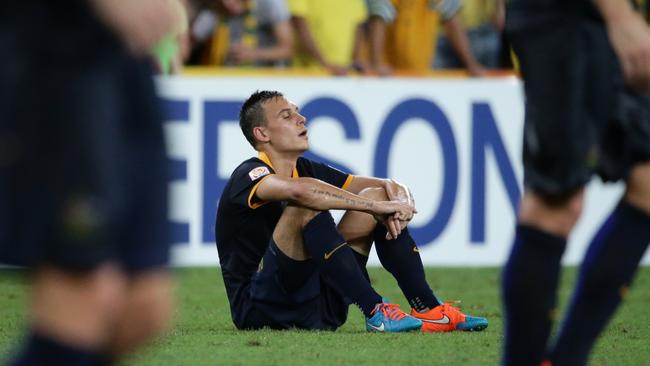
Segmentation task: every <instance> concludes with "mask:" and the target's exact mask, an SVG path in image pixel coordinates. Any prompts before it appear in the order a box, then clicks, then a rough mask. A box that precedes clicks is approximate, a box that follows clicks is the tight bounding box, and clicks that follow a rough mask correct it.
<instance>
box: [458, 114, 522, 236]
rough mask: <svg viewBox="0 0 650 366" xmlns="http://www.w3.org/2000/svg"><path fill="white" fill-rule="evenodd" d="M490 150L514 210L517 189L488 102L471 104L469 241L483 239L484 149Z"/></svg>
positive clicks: (517, 195) (518, 195)
mask: <svg viewBox="0 0 650 366" xmlns="http://www.w3.org/2000/svg"><path fill="white" fill-rule="evenodd" d="M488 148H491V149H492V152H493V153H494V158H495V160H496V163H497V167H498V168H499V173H500V175H501V180H502V182H503V184H504V186H505V188H506V191H507V192H508V198H509V199H510V205H511V206H512V210H513V212H515V213H516V211H517V207H518V205H519V197H520V190H519V185H518V184H517V178H516V177H515V173H514V170H513V168H512V165H511V164H510V159H509V158H508V153H507V152H506V149H505V147H504V145H503V140H502V138H501V135H500V134H499V129H498V127H497V124H496V122H495V121H494V116H493V115H492V111H491V110H490V106H489V105H488V104H487V103H474V104H473V105H472V184H471V186H472V187H471V190H472V192H471V196H472V199H471V203H470V205H471V207H470V220H471V223H470V238H471V242H472V243H483V242H485V161H486V157H485V152H486V150H487V149H488Z"/></svg>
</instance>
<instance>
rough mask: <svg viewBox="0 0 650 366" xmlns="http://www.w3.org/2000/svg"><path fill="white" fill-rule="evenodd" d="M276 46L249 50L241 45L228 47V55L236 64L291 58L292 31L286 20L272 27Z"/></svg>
mask: <svg viewBox="0 0 650 366" xmlns="http://www.w3.org/2000/svg"><path fill="white" fill-rule="evenodd" d="M273 35H274V36H275V39H276V44H275V46H273V47H267V48H250V47H247V46H245V45H243V44H234V45H232V46H231V47H230V55H231V56H232V58H233V60H235V61H236V62H249V61H281V60H289V59H290V58H291V56H293V30H292V29H291V24H290V23H289V21H288V20H286V21H282V22H279V23H277V24H275V25H274V26H273Z"/></svg>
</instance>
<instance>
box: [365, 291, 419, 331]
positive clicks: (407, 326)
mask: <svg viewBox="0 0 650 366" xmlns="http://www.w3.org/2000/svg"><path fill="white" fill-rule="evenodd" d="M370 315H371V317H370V318H366V330H367V331H369V332H409V331H412V330H419V329H420V328H421V327H422V322H421V321H420V320H418V319H415V318H414V317H412V316H410V315H408V314H407V313H405V312H404V311H402V309H400V308H399V305H397V304H391V303H389V302H388V299H385V298H384V299H383V302H381V303H379V304H377V305H375V308H374V309H373V310H372V312H371V313H370Z"/></svg>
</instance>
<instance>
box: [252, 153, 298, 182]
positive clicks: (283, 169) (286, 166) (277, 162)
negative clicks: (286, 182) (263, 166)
mask: <svg viewBox="0 0 650 366" xmlns="http://www.w3.org/2000/svg"><path fill="white" fill-rule="evenodd" d="M298 157H300V154H296V153H279V152H276V151H261V152H260V158H262V160H266V159H268V161H266V163H267V164H269V163H270V165H271V167H272V168H273V170H274V171H275V174H277V175H280V176H283V177H291V176H292V174H293V170H294V168H295V167H296V161H297V160H298ZM265 158H266V159H265Z"/></svg>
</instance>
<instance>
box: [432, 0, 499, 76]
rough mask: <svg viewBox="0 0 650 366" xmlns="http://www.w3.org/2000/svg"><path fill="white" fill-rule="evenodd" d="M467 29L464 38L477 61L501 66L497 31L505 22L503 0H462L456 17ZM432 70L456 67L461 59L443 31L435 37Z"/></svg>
mask: <svg viewBox="0 0 650 366" xmlns="http://www.w3.org/2000/svg"><path fill="white" fill-rule="evenodd" d="M457 21H458V22H461V21H462V24H463V25H464V26H465V28H466V29H467V37H468V39H469V46H470V48H471V50H472V53H473V54H474V56H475V57H476V59H477V60H478V62H479V63H480V64H482V65H483V66H485V67H488V68H498V67H501V65H500V62H499V58H500V52H501V33H502V32H503V26H504V23H505V4H504V1H503V0H463V7H462V9H461V11H460V19H459V20H457ZM437 42H438V43H437V44H438V46H437V50H436V59H435V61H434V68H436V69H458V68H462V67H463V66H464V65H465V62H463V60H462V59H461V58H460V57H458V54H457V52H456V48H455V47H454V45H453V43H452V40H451V39H450V37H449V36H448V35H447V34H446V33H445V34H441V35H440V36H439V37H438V40H437Z"/></svg>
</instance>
